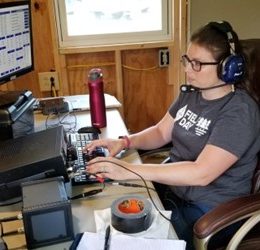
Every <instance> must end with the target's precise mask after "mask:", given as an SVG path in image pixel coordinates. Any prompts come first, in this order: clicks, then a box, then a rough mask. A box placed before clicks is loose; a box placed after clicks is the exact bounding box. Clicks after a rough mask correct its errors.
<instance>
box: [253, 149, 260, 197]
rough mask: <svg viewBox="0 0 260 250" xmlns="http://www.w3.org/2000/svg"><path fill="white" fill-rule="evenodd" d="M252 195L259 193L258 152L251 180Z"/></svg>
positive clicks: (259, 163)
mask: <svg viewBox="0 0 260 250" xmlns="http://www.w3.org/2000/svg"><path fill="white" fill-rule="evenodd" d="M251 192H252V193H253V194H255V193H259V192H260V152H259V153H258V162H257V165H256V169H255V173H254V176H253V180H252V191H251Z"/></svg>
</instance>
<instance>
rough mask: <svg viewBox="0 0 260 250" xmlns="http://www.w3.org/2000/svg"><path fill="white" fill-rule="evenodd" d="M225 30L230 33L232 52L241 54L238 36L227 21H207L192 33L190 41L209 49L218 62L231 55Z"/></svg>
mask: <svg viewBox="0 0 260 250" xmlns="http://www.w3.org/2000/svg"><path fill="white" fill-rule="evenodd" d="M222 25H223V28H222ZM227 32H230V33H231V34H232V40H233V43H234V45H235V48H234V50H235V51H234V53H236V54H241V53H242V50H241V45H240V42H239V39H238V36H237V34H236V32H235V31H233V29H232V27H231V25H230V24H229V23H227V22H225V23H224V24H218V23H215V22H211V23H208V24H207V25H205V26H203V27H201V28H200V29H199V30H197V31H196V32H195V33H193V35H192V36H191V38H190V41H191V42H192V43H196V44H198V45H200V46H202V47H204V48H206V49H208V50H209V51H211V53H212V55H213V57H214V59H215V60H216V61H217V62H220V61H222V60H224V59H225V58H226V57H228V56H229V55H231V47H230V43H229V39H228V37H227V36H228V35H227Z"/></svg>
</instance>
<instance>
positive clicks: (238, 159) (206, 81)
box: [86, 22, 260, 249]
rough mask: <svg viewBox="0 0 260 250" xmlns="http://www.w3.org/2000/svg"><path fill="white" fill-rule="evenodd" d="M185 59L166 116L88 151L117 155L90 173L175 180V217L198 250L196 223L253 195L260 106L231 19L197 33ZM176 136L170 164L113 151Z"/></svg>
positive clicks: (93, 166)
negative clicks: (179, 88)
mask: <svg viewBox="0 0 260 250" xmlns="http://www.w3.org/2000/svg"><path fill="white" fill-rule="evenodd" d="M233 61H234V62H235V66H234V65H233ZM182 63H183V66H184V67H185V72H186V74H187V82H188V85H184V89H183V92H182V93H180V95H179V97H178V98H177V99H176V100H175V101H174V102H173V104H172V105H171V107H170V108H169V110H168V112H167V113H166V114H165V116H164V117H163V118H162V119H161V121H159V122H158V123H157V124H156V125H154V126H152V127H150V128H148V129H145V130H143V131H141V132H139V133H136V134H132V135H130V136H129V137H124V138H122V139H116V140H115V139H101V140H97V141H93V142H92V143H91V144H89V145H88V146H87V148H86V149H87V150H89V151H92V150H94V148H95V147H97V146H103V147H106V148H107V149H108V150H109V152H110V157H108V158H105V159H104V158H96V159H94V160H92V161H91V162H90V164H89V166H88V167H87V171H88V172H90V173H97V172H102V173H101V174H100V176H101V177H107V178H111V179H114V180H126V179H139V177H138V176H137V175H135V174H134V173H133V172H135V173H137V174H139V175H141V176H142V177H143V178H144V179H146V180H149V181H154V182H158V183H162V184H166V185H168V186H169V187H170V189H171V191H172V194H173V195H172V197H173V199H174V200H173V201H174V203H175V204H176V205H177V207H178V209H176V208H175V207H173V208H172V210H173V213H172V214H173V215H172V223H173V225H174V228H175V231H176V233H177V235H178V237H179V238H180V239H184V240H186V241H187V246H188V248H190V249H192V248H193V246H192V228H193V225H194V223H195V222H196V221H197V220H198V219H199V218H200V217H201V216H202V215H203V214H205V213H206V212H207V211H209V210H211V209H212V208H214V207H215V206H217V205H218V204H220V203H223V202H225V201H228V200H231V199H234V198H236V197H239V196H242V195H246V194H248V193H250V188H251V178H252V175H253V172H254V169H255V166H256V163H257V152H258V151H259V150H260V112H259V105H258V104H257V102H256V101H255V100H254V99H253V98H252V96H254V93H249V92H248V90H247V87H246V84H245V83H246V80H247V79H245V77H246V76H247V72H246V71H247V65H246V61H245V60H244V57H243V52H242V50H241V45H240V42H239V40H238V36H237V34H236V33H235V31H234V30H233V29H232V27H231V26H230V24H229V23H227V22H222V23H217V22H211V23H209V24H207V25H205V26H204V27H202V28H201V29H199V30H198V31H197V32H195V33H194V34H193V35H192V36H191V39H190V44H189V46H188V49H187V54H186V55H184V56H183V57H182ZM251 84H255V83H251ZM257 101H258V102H259V100H257ZM171 141H172V145H173V146H172V149H171V153H170V158H171V163H167V164H165V165H159V164H129V163H127V162H124V161H121V160H118V159H116V158H114V157H113V156H115V155H116V154H117V153H119V152H120V151H121V150H122V149H123V148H136V149H143V150H150V149H155V148H159V147H161V146H163V145H165V144H167V143H169V142H171ZM120 166H123V167H120ZM128 170H130V171H128ZM176 213H178V216H176Z"/></svg>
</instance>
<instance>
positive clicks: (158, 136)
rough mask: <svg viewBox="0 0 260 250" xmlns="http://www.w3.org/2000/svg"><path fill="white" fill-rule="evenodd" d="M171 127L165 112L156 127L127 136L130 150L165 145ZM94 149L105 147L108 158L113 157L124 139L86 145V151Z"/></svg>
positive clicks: (171, 121)
mask: <svg viewBox="0 0 260 250" xmlns="http://www.w3.org/2000/svg"><path fill="white" fill-rule="evenodd" d="M173 125H174V119H173V118H172V116H171V115H170V114H169V113H168V112H167V113H166V114H165V116H164V117H163V118H162V119H161V121H159V122H158V123H157V124H156V125H154V126H152V127H150V128H147V129H145V130H143V131H141V132H139V133H136V134H133V135H131V136H129V141H130V145H129V146H130V148H136V149H155V148H159V147H161V146H163V145H165V144H167V143H168V142H170V141H171V132H172V129H173ZM96 147H105V148H107V149H108V151H109V153H110V156H115V155H116V154H118V153H119V152H120V151H121V150H122V149H123V148H124V147H125V142H124V139H109V138H108V139H100V140H94V141H92V142H91V143H90V144H88V145H86V150H87V151H89V152H92V151H93V150H94V149H95V148H96Z"/></svg>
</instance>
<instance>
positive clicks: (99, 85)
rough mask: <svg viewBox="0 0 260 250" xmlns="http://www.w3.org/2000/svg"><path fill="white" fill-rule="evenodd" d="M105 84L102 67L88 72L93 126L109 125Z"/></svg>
mask: <svg viewBox="0 0 260 250" xmlns="http://www.w3.org/2000/svg"><path fill="white" fill-rule="evenodd" d="M103 85H104V84H103V74H102V71H101V69H99V68H94V69H91V70H90V71H89V74H88V88H89V105H90V116H91V123H92V126H93V127H97V128H103V127H106V125H107V119H106V106H105V96H104V87H103Z"/></svg>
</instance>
